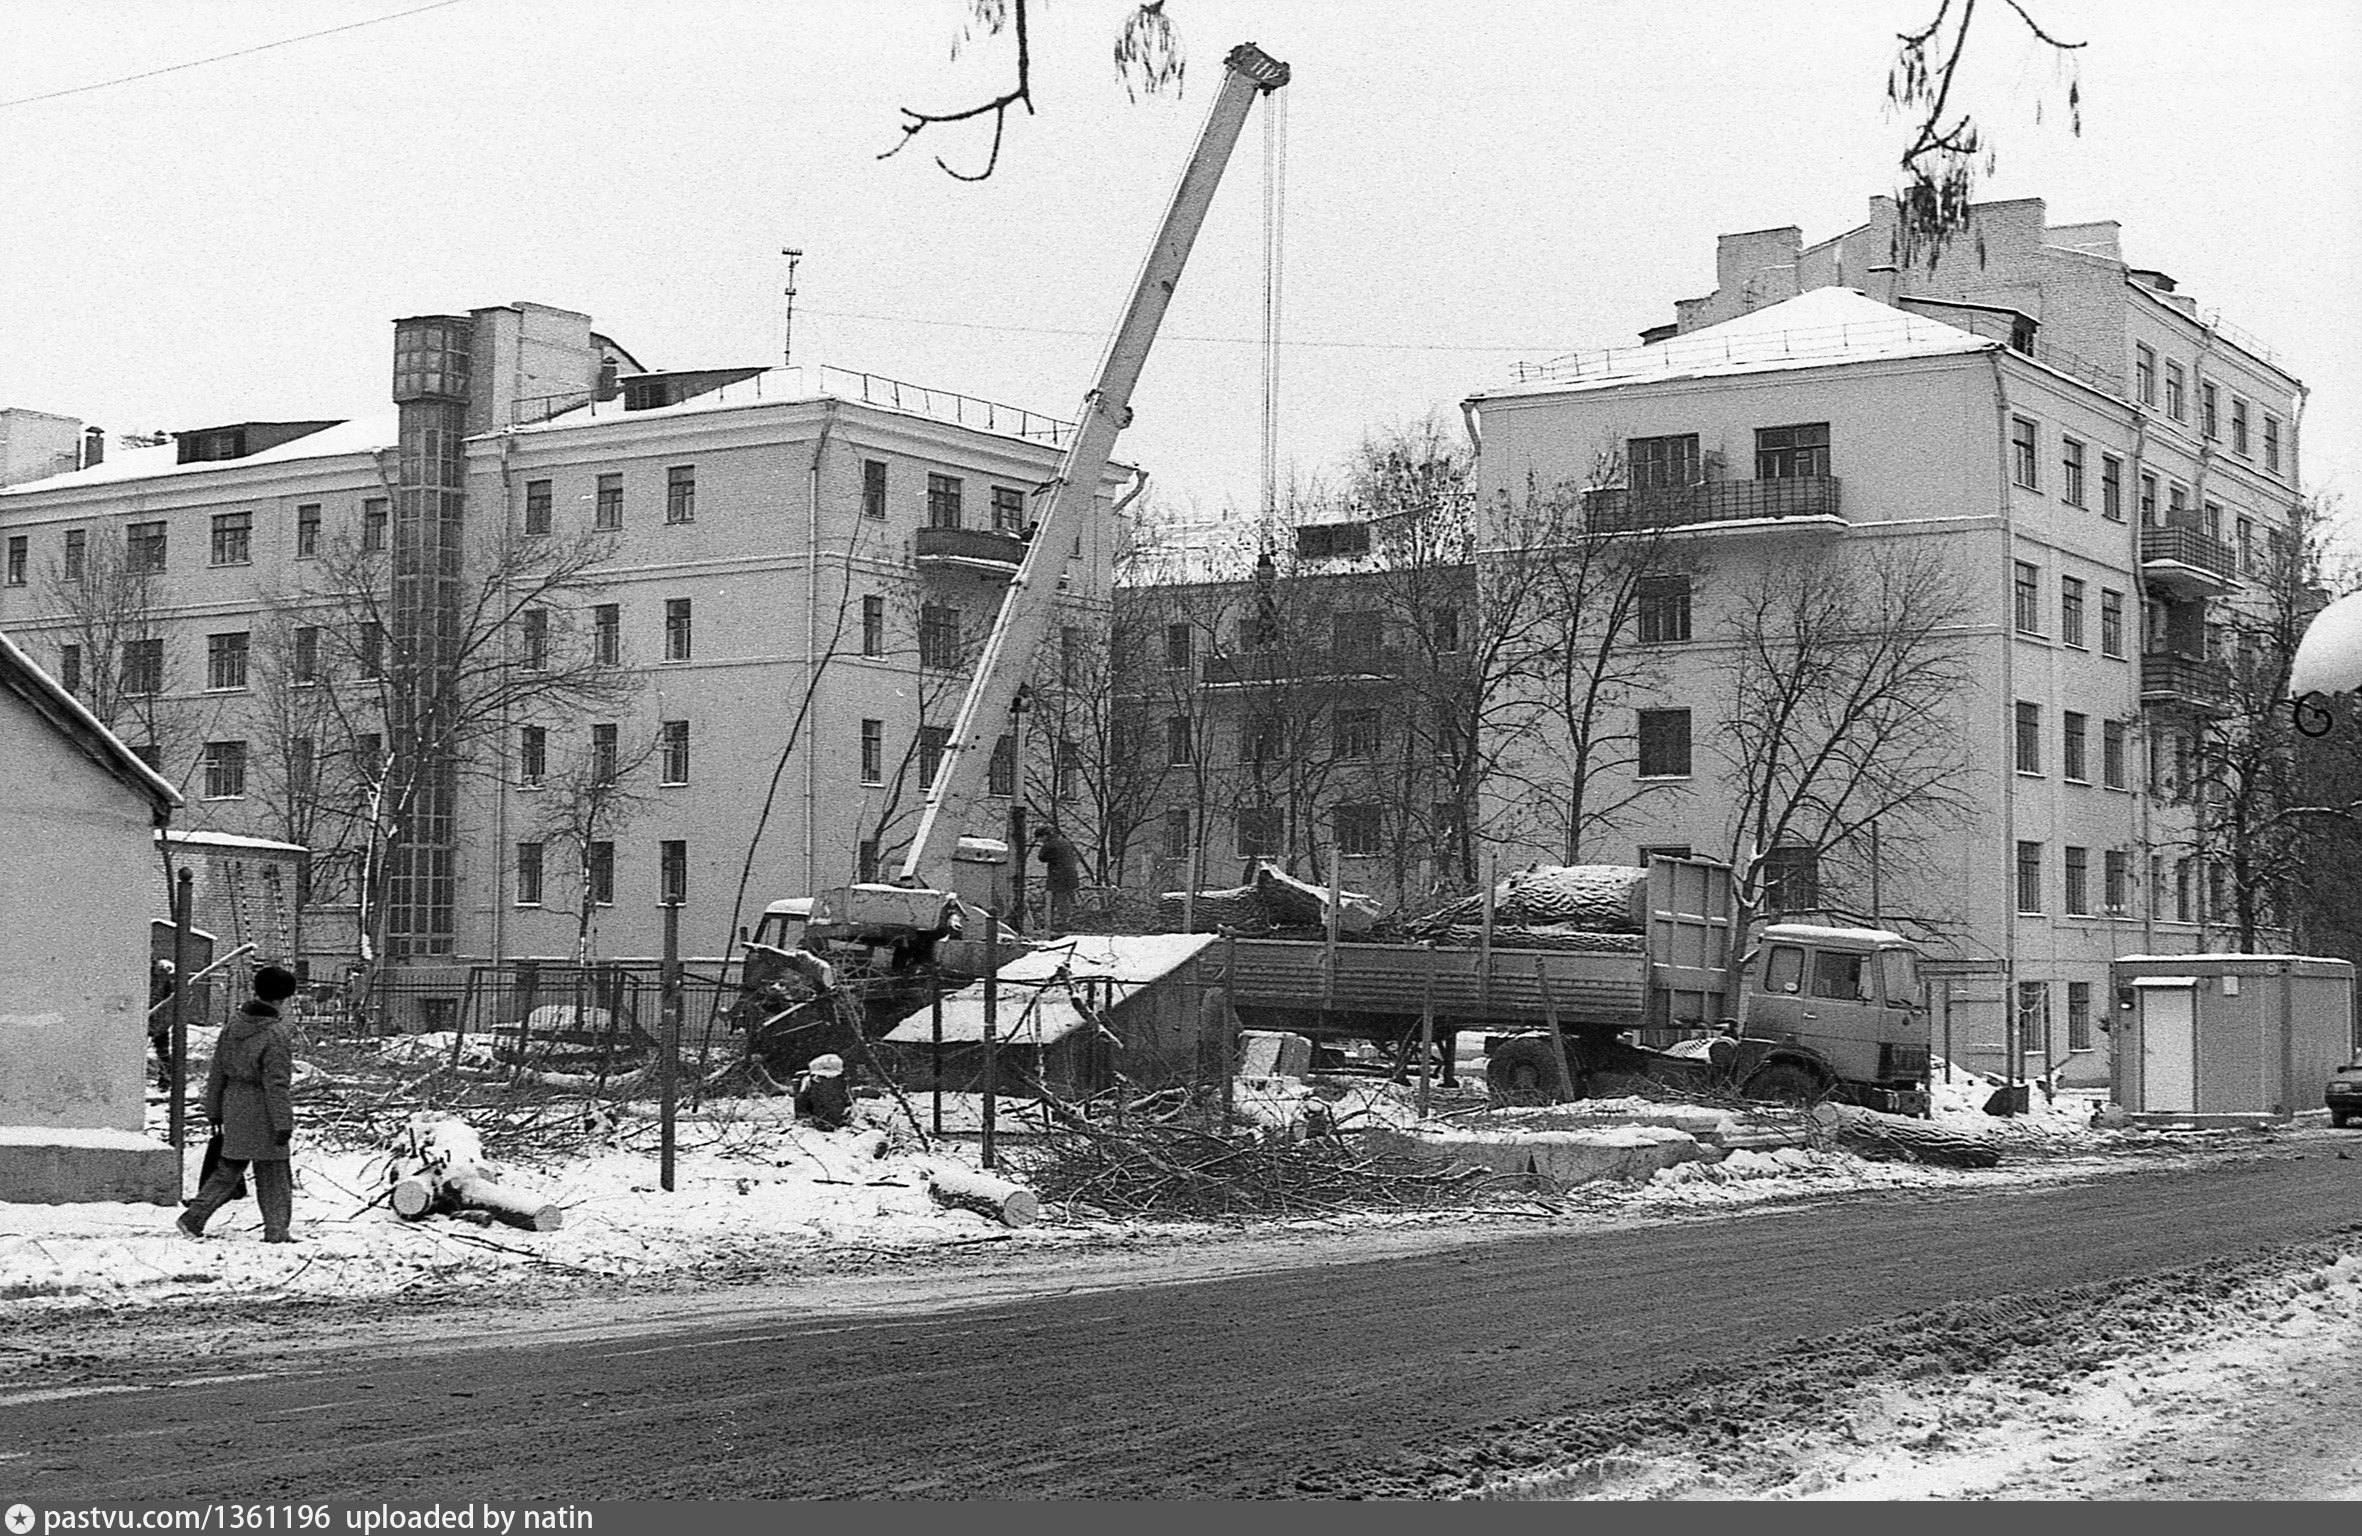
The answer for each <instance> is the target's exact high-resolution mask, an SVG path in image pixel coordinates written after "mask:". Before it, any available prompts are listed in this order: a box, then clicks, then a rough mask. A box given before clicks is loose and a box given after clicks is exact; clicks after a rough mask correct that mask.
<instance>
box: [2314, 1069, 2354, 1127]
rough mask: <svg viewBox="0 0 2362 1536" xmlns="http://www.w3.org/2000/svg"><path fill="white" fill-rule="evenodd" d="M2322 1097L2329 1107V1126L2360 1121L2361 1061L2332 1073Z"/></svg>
mask: <svg viewBox="0 0 2362 1536" xmlns="http://www.w3.org/2000/svg"><path fill="white" fill-rule="evenodd" d="M2322 1097H2323V1099H2324V1101H2325V1102H2326V1103H2327V1104H2328V1105H2329V1123H2330V1124H2331V1125H2335V1126H2340V1127H2342V1126H2344V1125H2345V1124H2346V1122H2347V1121H2349V1120H2362V1061H2357V1062H2352V1063H2349V1064H2348V1065H2346V1066H2342V1067H2340V1068H2338V1069H2337V1070H2336V1071H2335V1072H2332V1073H2331V1074H2330V1075H2329V1087H2328V1090H2327V1091H2326V1092H2325V1093H2324V1094H2323V1095H2322Z"/></svg>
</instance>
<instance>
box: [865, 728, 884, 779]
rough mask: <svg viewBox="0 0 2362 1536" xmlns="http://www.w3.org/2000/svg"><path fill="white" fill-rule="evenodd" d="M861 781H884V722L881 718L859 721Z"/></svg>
mask: <svg viewBox="0 0 2362 1536" xmlns="http://www.w3.org/2000/svg"><path fill="white" fill-rule="evenodd" d="M861 782H862V783H864V784H883V783H885V782H886V722H885V721H883V720H864V721H862V722H861Z"/></svg>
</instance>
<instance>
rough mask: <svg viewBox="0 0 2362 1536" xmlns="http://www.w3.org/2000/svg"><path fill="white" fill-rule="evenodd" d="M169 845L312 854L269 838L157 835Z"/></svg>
mask: <svg viewBox="0 0 2362 1536" xmlns="http://www.w3.org/2000/svg"><path fill="white" fill-rule="evenodd" d="M156 835H157V836H158V837H160V838H162V839H163V840H164V841H166V842H168V843H173V844H176V845H179V846H184V847H190V848H228V849H235V850H239V851H242V852H246V853H310V852H311V851H312V850H310V849H309V848H306V847H305V846H304V845H303V844H301V843H281V842H274V841H272V840H271V839H270V838H267V837H240V836H239V835H238V834H236V833H235V832H199V831H193V830H192V831H182V830H180V829H179V828H172V829H170V830H167V831H162V832H158V833H157V834H156Z"/></svg>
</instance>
